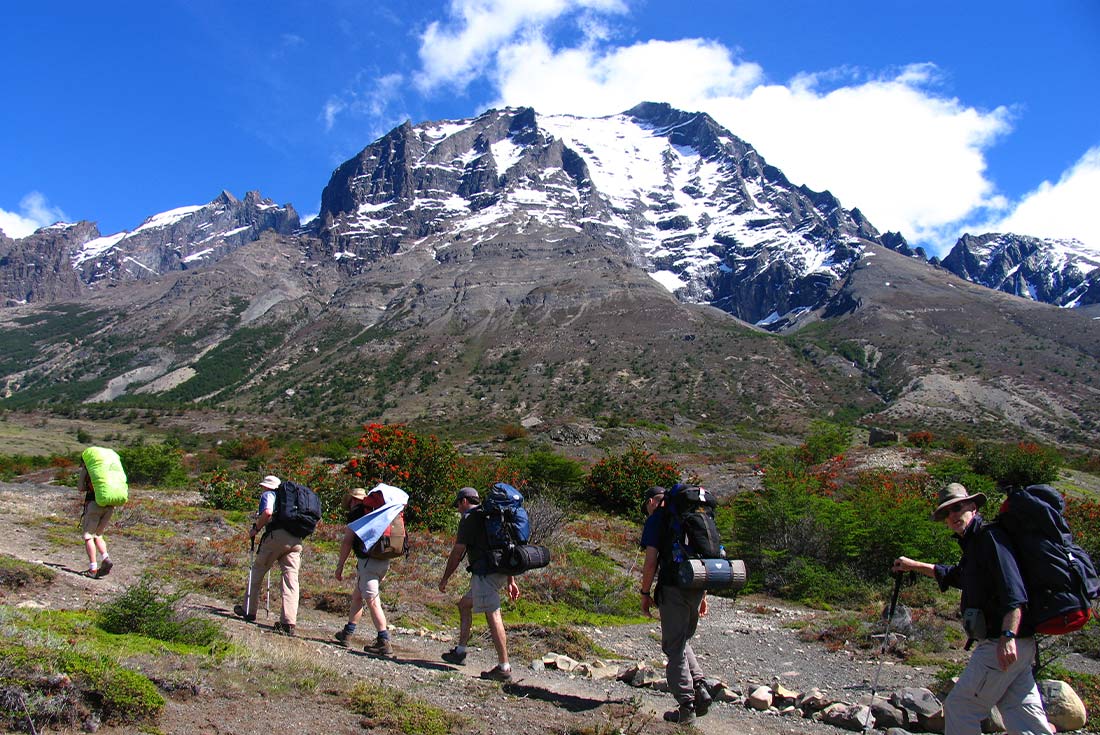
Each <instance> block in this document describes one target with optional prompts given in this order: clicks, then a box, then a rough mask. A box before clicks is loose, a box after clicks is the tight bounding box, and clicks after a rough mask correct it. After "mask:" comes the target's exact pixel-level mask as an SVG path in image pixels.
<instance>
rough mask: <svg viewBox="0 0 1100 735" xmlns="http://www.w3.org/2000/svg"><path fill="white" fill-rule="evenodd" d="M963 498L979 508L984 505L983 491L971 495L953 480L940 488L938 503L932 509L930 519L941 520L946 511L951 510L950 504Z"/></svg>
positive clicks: (961, 500) (957, 502)
mask: <svg viewBox="0 0 1100 735" xmlns="http://www.w3.org/2000/svg"><path fill="white" fill-rule="evenodd" d="M964 500H971V501H973V502H974V505H975V506H977V507H979V508H981V507H982V506H983V505H985V493H974V494H973V495H971V494H970V493H969V492H968V491H967V489H966V488H965V487H963V486H962V485H961V484H959V483H957V482H953V483H951V484H950V485H948V486H947V487H945V488H944V489H943V490H940V497H939V505H937V506H936V509H935V510H934V511H932V520H934V521H942V520H943V519H944V518H946V517H947V513H948V511H950V510H951V506H953V505H957V504H959V503H961V502H963V501H964Z"/></svg>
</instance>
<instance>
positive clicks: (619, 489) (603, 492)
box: [584, 447, 681, 515]
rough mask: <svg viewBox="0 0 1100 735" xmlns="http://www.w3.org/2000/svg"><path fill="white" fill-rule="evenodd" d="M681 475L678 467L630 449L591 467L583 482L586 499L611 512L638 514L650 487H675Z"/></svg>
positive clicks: (648, 453)
mask: <svg viewBox="0 0 1100 735" xmlns="http://www.w3.org/2000/svg"><path fill="white" fill-rule="evenodd" d="M680 475H681V471H680V468H679V467H678V466H677V465H676V464H674V463H672V462H665V461H663V460H660V459H658V458H657V457H656V456H654V455H653V454H651V453H650V452H647V451H645V450H644V449H640V448H638V447H630V448H629V449H627V450H626V451H625V452H623V453H622V454H608V455H607V456H606V457H604V458H603V459H601V460H600V461H599V462H597V463H596V464H595V465H594V466H593V467H592V469H591V470H590V471H589V473H588V477H587V479H586V480H585V483H584V485H585V490H586V491H587V495H586V497H587V499H588V500H590V501H591V502H593V503H595V504H596V505H598V506H599V507H601V508H603V509H605V510H607V511H610V512H612V513H619V514H622V515H636V514H637V513H638V509H639V508H640V507H641V503H642V497H643V496H644V495H645V491H646V490H647V489H648V488H650V487H653V486H654V485H659V486H661V487H666V488H668V487H672V486H673V485H675V484H676V483H677V482H679V481H680Z"/></svg>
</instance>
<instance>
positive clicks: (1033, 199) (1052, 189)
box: [976, 146, 1100, 253]
mask: <svg viewBox="0 0 1100 735" xmlns="http://www.w3.org/2000/svg"><path fill="white" fill-rule="evenodd" d="M1098 195H1100V146H1096V147H1095V148H1091V149H1089V151H1088V152H1086V153H1085V155H1084V156H1082V157H1081V159H1080V160H1078V161H1077V163H1075V164H1074V165H1073V166H1072V167H1071V168H1070V169H1069V170H1068V171H1066V172H1065V173H1064V174H1062V177H1061V178H1060V179H1059V180H1058V182H1057V183H1054V184H1052V183H1050V182H1049V181H1044V182H1043V183H1042V184H1040V185H1039V187H1038V188H1037V189H1035V190H1034V191H1032V192H1030V193H1029V194H1027V195H1025V196H1024V197H1023V198H1022V199H1021V200H1020V203H1019V204H1018V205H1017V206H1016V208H1015V209H1014V210H1013V211H1012V212H1011V213H1010V214H1009V215H1008V216H1006V217H1004V218H1003V219H1000V220H998V221H995V222H991V223H988V224H986V225H982V226H981V227H980V228H979V229H976V231H981V232H1014V233H1016V234H1021V235H1036V236H1038V237H1056V238H1077V239H1078V240H1080V241H1081V242H1083V243H1084V244H1085V245H1088V246H1090V247H1091V248H1093V249H1095V250H1096V251H1097V252H1098V253H1100V221H1098V220H1097V218H1096V214H1095V209H1096V201H1097V196H1098Z"/></svg>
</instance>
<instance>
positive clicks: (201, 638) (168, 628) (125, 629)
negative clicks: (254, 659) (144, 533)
mask: <svg viewBox="0 0 1100 735" xmlns="http://www.w3.org/2000/svg"><path fill="white" fill-rule="evenodd" d="M184 594H185V593H182V592H174V593H167V592H165V591H164V590H163V589H162V588H161V587H160V586H158V585H157V584H155V583H154V582H152V581H151V580H150V579H149V578H147V577H143V578H142V579H141V580H139V581H138V582H137V584H134V585H131V586H130V587H128V588H127V589H126V590H124V591H123V592H122V593H121V594H119V595H118V596H117V597H115V598H113V599H112V600H110V601H109V602H108V603H107V604H106V605H104V607H103V609H102V610H100V612H99V615H98V618H97V621H96V624H97V625H98V626H99V627H100V628H102V629H103V630H105V631H107V632H108V633H117V634H122V633H136V634H138V635H144V636H147V637H149V638H155V639H157V640H158V641H167V642H170V643H187V644H191V645H196V646H211V645H215V644H220V643H222V642H224V641H225V635H224V633H222V630H221V628H220V627H219V626H218V624H217V623H215V622H214V621H212V620H207V619H206V618H200V617H186V616H184V615H182V614H181V613H180V612H179V610H178V605H179V601H180V600H181V599H182V598H183V596H184Z"/></svg>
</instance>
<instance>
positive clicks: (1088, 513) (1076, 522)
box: [1065, 496, 1100, 562]
mask: <svg viewBox="0 0 1100 735" xmlns="http://www.w3.org/2000/svg"><path fill="white" fill-rule="evenodd" d="M1065 516H1066V522H1067V523H1069V528H1070V530H1071V531H1073V539H1074V540H1075V541H1076V542H1077V543H1078V545H1079V546H1080V547H1081V548H1082V549H1084V550H1085V551H1087V552H1088V554H1089V556H1090V557H1092V559H1093V561H1095V562H1100V503H1098V502H1097V501H1095V500H1090V499H1088V498H1074V497H1070V496H1066V511H1065Z"/></svg>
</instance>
